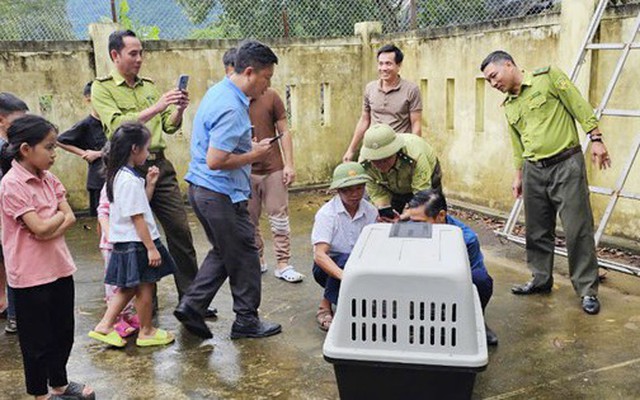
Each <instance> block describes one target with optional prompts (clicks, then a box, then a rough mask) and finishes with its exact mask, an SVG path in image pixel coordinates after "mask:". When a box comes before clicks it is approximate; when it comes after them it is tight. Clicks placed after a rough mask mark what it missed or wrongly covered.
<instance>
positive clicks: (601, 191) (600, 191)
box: [589, 186, 613, 196]
mask: <svg viewBox="0 0 640 400" xmlns="http://www.w3.org/2000/svg"><path fill="white" fill-rule="evenodd" d="M589 190H590V191H591V193H596V194H603V195H605V196H611V195H612V194H613V189H609V188H603V187H598V186H589Z"/></svg>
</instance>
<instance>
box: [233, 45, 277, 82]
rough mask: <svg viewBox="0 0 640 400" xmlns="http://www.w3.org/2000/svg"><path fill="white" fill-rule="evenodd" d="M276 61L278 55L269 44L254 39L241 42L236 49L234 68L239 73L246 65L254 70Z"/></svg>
mask: <svg viewBox="0 0 640 400" xmlns="http://www.w3.org/2000/svg"><path fill="white" fill-rule="evenodd" d="M277 63H278V57H277V56H276V55H275V53H274V52H273V50H271V49H270V48H269V46H267V45H264V44H262V43H260V42H258V41H256V40H248V41H246V42H242V43H241V44H240V47H238V50H237V51H236V57H235V64H234V70H235V71H236V73H238V74H241V73H242V72H243V71H244V70H245V69H247V68H248V67H253V69H255V70H256V71H259V70H261V69H263V68H267V67H270V66H271V65H273V64H277Z"/></svg>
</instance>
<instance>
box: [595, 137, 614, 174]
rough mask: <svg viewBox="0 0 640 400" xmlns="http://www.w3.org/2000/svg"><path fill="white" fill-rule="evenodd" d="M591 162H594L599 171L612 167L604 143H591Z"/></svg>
mask: <svg viewBox="0 0 640 400" xmlns="http://www.w3.org/2000/svg"><path fill="white" fill-rule="evenodd" d="M591 162H593V163H594V164H595V165H596V167H597V168H598V169H607V168H609V167H611V158H609V152H608V151H607V146H605V145H604V143H602V142H591Z"/></svg>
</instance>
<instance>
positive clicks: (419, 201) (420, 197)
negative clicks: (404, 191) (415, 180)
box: [407, 189, 447, 218]
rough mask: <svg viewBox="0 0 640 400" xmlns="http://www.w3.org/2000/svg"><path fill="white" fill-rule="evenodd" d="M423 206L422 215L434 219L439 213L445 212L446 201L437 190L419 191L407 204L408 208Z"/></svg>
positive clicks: (442, 194)
mask: <svg viewBox="0 0 640 400" xmlns="http://www.w3.org/2000/svg"><path fill="white" fill-rule="evenodd" d="M422 205H425V208H424V213H425V214H426V215H427V217H429V218H435V217H436V216H437V215H438V214H440V211H442V210H444V211H445V212H446V211H447V199H445V198H444V193H442V191H441V190H439V189H427V190H421V191H419V192H418V193H416V194H415V195H414V196H413V198H412V199H411V200H410V201H409V204H407V207H408V208H417V207H422Z"/></svg>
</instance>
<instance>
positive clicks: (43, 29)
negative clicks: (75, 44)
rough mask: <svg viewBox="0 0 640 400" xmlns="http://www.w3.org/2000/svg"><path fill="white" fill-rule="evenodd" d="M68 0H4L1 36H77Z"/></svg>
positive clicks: (0, 3) (0, 5) (0, 14)
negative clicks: (69, 11)
mask: <svg viewBox="0 0 640 400" xmlns="http://www.w3.org/2000/svg"><path fill="white" fill-rule="evenodd" d="M75 39H76V35H75V34H74V32H73V28H72V26H71V22H69V19H68V18H67V0H31V1H13V0H0V40H75Z"/></svg>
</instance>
